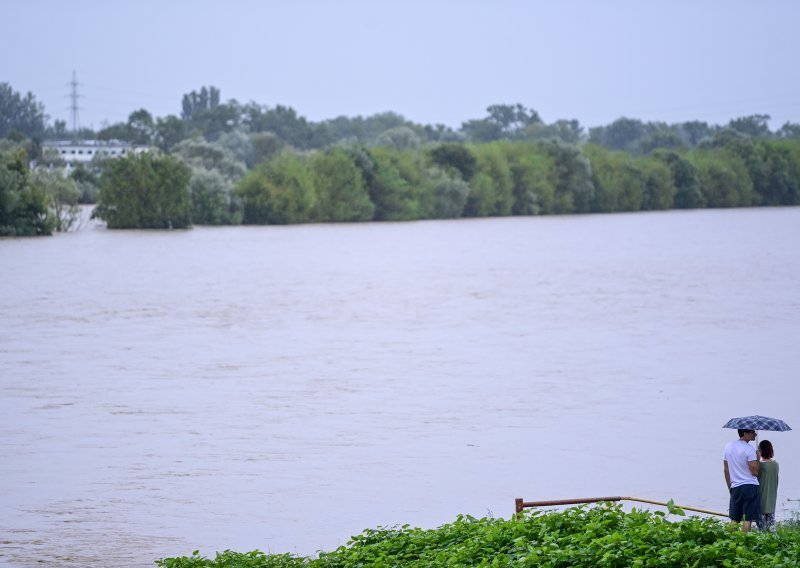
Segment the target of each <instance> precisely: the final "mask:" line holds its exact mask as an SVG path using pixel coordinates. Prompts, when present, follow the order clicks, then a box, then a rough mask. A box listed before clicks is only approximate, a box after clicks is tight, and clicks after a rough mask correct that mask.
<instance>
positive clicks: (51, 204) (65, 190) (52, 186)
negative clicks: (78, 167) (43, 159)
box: [30, 170, 81, 232]
mask: <svg viewBox="0 0 800 568" xmlns="http://www.w3.org/2000/svg"><path fill="white" fill-rule="evenodd" d="M30 183H31V185H32V186H34V187H35V188H36V191H37V192H41V193H44V194H45V195H46V196H47V207H48V212H49V217H50V221H51V222H52V225H53V229H54V230H56V231H61V232H66V231H69V230H70V229H72V228H74V227H75V226H76V225H77V223H78V220H79V218H80V208H79V207H78V201H79V199H80V196H81V193H80V191H79V190H78V187H77V185H76V184H75V182H74V181H73V180H72V178H70V177H65V176H63V175H61V172H58V171H48V170H36V171H34V172H31V175H30Z"/></svg>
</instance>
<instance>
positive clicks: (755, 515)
mask: <svg viewBox="0 0 800 568" xmlns="http://www.w3.org/2000/svg"><path fill="white" fill-rule="evenodd" d="M742 514H744V517H745V519H746V520H748V521H757V520H759V518H760V517H761V499H760V498H759V496H758V485H751V484H749V483H748V484H747V485H740V486H739V487H734V488H733V489H731V506H730V511H729V512H728V516H729V517H730V518H731V520H732V521H736V522H737V523H738V522H739V521H741V520H742Z"/></svg>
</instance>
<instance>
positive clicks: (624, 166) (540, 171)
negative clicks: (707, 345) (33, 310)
mask: <svg viewBox="0 0 800 568" xmlns="http://www.w3.org/2000/svg"><path fill="white" fill-rule="evenodd" d="M487 113H488V116H487V117H485V118H483V119H477V120H470V121H467V122H465V123H464V124H463V125H462V127H461V128H460V129H459V130H458V131H454V130H452V129H450V128H448V127H445V126H443V125H436V126H420V125H415V124H412V123H409V122H408V121H406V120H404V119H403V118H402V117H401V116H399V115H396V114H394V113H384V114H379V115H375V116H372V117H367V118H362V117H356V118H346V117H339V118H337V119H333V120H328V121H324V122H320V123H313V122H309V121H306V120H305V119H304V118H302V117H300V116H298V115H297V113H296V112H295V111H294V110H293V109H291V108H288V107H283V106H277V107H275V108H268V107H265V106H260V105H257V104H255V103H249V104H246V105H240V104H239V103H237V102H236V101H229V102H227V103H220V96H219V90H218V89H215V88H214V87H210V88H207V87H203V88H202V89H200V91H199V92H197V91H193V92H192V93H189V94H187V95H185V96H184V97H183V102H182V112H181V116H180V117H178V116H173V115H170V116H167V117H165V118H158V119H157V120H153V117H152V116H151V115H150V113H149V112H147V111H146V110H144V109H140V110H138V111H135V112H133V113H131V115H130V117H129V119H128V121H127V123H124V124H123V123H120V124H116V125H112V126H109V127H107V128H104V129H102V130H100V131H98V132H91V131H83V132H80V133H77V134H78V135H80V136H83V137H86V138H95V139H118V140H124V141H128V142H131V143H134V144H138V145H146V146H150V147H152V148H154V151H152V152H148V153H145V154H143V155H139V156H132V157H129V158H126V159H111V160H106V161H103V160H101V159H97V160H96V161H93V162H92V163H91V164H90V165H89V166H78V167H75V168H73V169H72V170H71V173H70V175H69V177H66V178H64V177H63V176H58V175H52V173H51V174H45V173H44V172H45V171H52V170H53V168H52V166H56V168H55V169H56V170H57V169H58V166H61V165H63V161H62V159H61V158H60V157H59V156H56V155H53V156H49V155H44V154H42V151H41V137H42V136H45V137H47V138H59V139H64V138H70V137H71V133H68V132H67V131H66V127H65V124H63V123H62V122H59V121H56V122H55V123H54V124H53V125H48V124H46V122H45V115H44V109H43V107H42V106H41V105H40V104H39V103H36V101H35V98H34V97H33V96H32V95H31V94H30V93H29V94H28V95H27V96H26V97H22V96H20V95H19V94H18V93H15V92H14V91H13V90H12V89H11V88H10V86H8V85H7V84H0V135H2V136H4V138H3V139H2V140H0V234H6V235H9V234H17V235H19V234H49V233H50V232H52V230H54V229H55V230H57V229H68V228H69V226H70V224H71V219H73V218H74V210H75V205H76V204H77V203H78V202H84V203H94V202H97V205H98V206H97V209H96V214H97V215H98V216H99V217H101V218H103V219H105V220H106V221H107V223H108V226H109V227H111V228H127V227H131V228H133V227H150V228H168V227H172V228H178V227H188V226H190V225H192V224H238V223H247V224H287V223H310V222H352V221H384V220H413V219H445V218H459V217H485V216H506V215H546V214H567V213H592V212H598V213H601V212H615V211H642V210H663V209H672V208H697V207H747V206H759V205H797V204H798V203H800V191H798V187H799V186H800V125H796V124H792V123H787V124H785V125H784V126H783V127H782V128H781V129H780V130H778V131H777V132H772V131H770V129H769V127H768V120H769V117H768V116H766V115H754V116H750V117H744V118H739V119H735V120H732V121H730V123H729V124H728V125H726V126H724V127H719V126H710V125H708V124H706V123H703V122H688V123H681V124H674V125H667V124H663V123H643V122H641V121H639V120H635V119H628V118H621V119H619V120H617V121H615V122H613V123H612V124H610V125H608V126H605V127H597V128H592V129H590V130H589V133H588V135H586V134H584V131H583V128H582V127H581V126H580V125H579V123H578V122H577V121H575V120H569V121H567V120H560V121H556V122H555V123H552V124H545V123H544V122H543V121H542V120H541V118H540V117H539V115H538V113H536V112H535V111H533V110H530V109H527V108H525V107H524V106H522V105H519V104H517V105H494V106H490V107H489V108H488V109H487ZM156 149H157V150H156ZM31 161H32V162H31ZM29 163H38V164H39V165H40V166H47V167H38V168H34V170H33V171H30V170H29V168H28V164H29Z"/></svg>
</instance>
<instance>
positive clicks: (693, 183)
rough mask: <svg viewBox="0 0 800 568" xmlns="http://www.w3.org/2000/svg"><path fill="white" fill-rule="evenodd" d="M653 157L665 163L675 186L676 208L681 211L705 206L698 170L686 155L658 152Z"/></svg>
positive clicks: (665, 151) (668, 151) (669, 151)
mask: <svg viewBox="0 0 800 568" xmlns="http://www.w3.org/2000/svg"><path fill="white" fill-rule="evenodd" d="M652 157H653V158H654V159H656V160H659V161H660V162H662V163H664V165H666V166H667V167H668V168H669V170H670V174H671V176H672V183H673V185H674V186H675V198H674V206H675V207H677V208H679V209H694V208H697V207H703V206H705V198H704V197H703V192H702V190H701V188H700V180H699V179H698V177H697V170H696V168H695V167H694V164H692V162H691V160H689V159H688V158H687V157H686V156H685V155H683V154H681V153H678V152H675V151H673V150H656V151H655V152H654V153H653V155H652Z"/></svg>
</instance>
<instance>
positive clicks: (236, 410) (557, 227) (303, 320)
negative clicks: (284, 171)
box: [0, 208, 800, 566]
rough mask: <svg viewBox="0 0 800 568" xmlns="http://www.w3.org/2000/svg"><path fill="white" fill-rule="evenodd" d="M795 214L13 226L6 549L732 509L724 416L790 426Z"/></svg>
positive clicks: (783, 447)
mask: <svg viewBox="0 0 800 568" xmlns="http://www.w3.org/2000/svg"><path fill="white" fill-rule="evenodd" d="M799 243H800V209H797V208H782V209H757V210H756V209H750V210H731V211H693V212H668V213H654V214H635V215H597V216H582V217H549V218H514V219H491V220H476V221H466V220H465V221H457V222H419V223H397V224H393V223H385V224H364V225H333V226H332V225H319V226H296V227H237V228H195V229H193V230H191V231H183V232H179V231H175V232H136V231H123V232H115V231H108V230H105V229H104V228H102V227H98V226H86V227H84V228H83V229H82V230H80V231H78V232H76V233H73V234H67V235H58V236H56V237H53V238H43V239H18V240H0V269H1V270H2V278H0V322H1V323H0V480H2V482H1V483H0V565H9V566H31V565H42V563H44V564H49V565H53V566H86V565H90V564H95V565H104V566H149V565H152V562H153V560H154V559H156V558H159V557H163V556H175V555H182V554H189V553H191V551H192V550H194V549H200V550H201V552H203V553H205V554H209V555H213V554H214V552H215V551H216V550H223V549H227V548H231V549H235V550H241V551H245V550H251V549H254V548H259V549H261V550H265V551H272V552H292V553H298V554H304V555H306V554H313V553H314V552H315V551H317V550H330V549H332V548H334V547H336V546H339V545H342V544H345V543H346V542H347V540H348V538H349V537H350V536H351V535H353V534H356V533H359V532H360V531H361V530H363V529H365V528H371V527H376V526H379V525H384V526H386V525H394V524H405V523H408V524H411V525H416V526H423V527H435V526H437V525H439V524H442V523H446V522H450V521H452V520H453V519H454V518H455V517H456V515H458V514H460V513H468V514H471V515H474V516H484V515H494V516H502V517H507V516H509V515H510V514H511V513H512V512H513V506H514V498H515V497H523V498H525V499H526V500H533V499H555V498H569V497H584V496H605V495H631V496H639V497H643V498H649V499H655V500H663V501H666V500H668V499H670V498H673V499H674V500H675V501H676V502H678V503H679V504H686V505H691V506H696V507H702V508H708V509H712V510H718V511H724V510H725V509H726V497H727V491H726V490H725V486H724V481H723V477H722V464H721V452H722V447H723V445H724V443H725V442H726V441H727V440H728V439H730V438H731V434H732V432H730V431H726V430H722V429H721V425H722V424H723V423H724V422H725V421H726V420H727V419H728V418H730V417H732V416H738V415H743V414H754V413H759V414H765V415H774V416H778V417H781V418H784V419H785V420H786V421H787V422H789V423H790V424H793V425H795V427H796V428H797V429H798V430H800V416H798V410H797V408H798V406H797V400H798V390H800V389H799V387H798V368H799V367H800V344H799V343H798V338H799V337H800V293H799V292H800V247H799V246H798V244H799ZM768 437H769V439H771V440H772V441H773V443H774V445H775V449H776V458H777V459H778V461H779V462H780V463H781V468H782V469H781V485H780V488H779V501H780V504H779V516H781V515H786V514H788V513H789V512H790V511H791V510H793V509H796V507H794V506H793V505H796V503H792V502H789V501H787V499H798V498H800V475H798V472H799V471H800V433H794V432H788V433H782V434H770V435H768Z"/></svg>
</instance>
